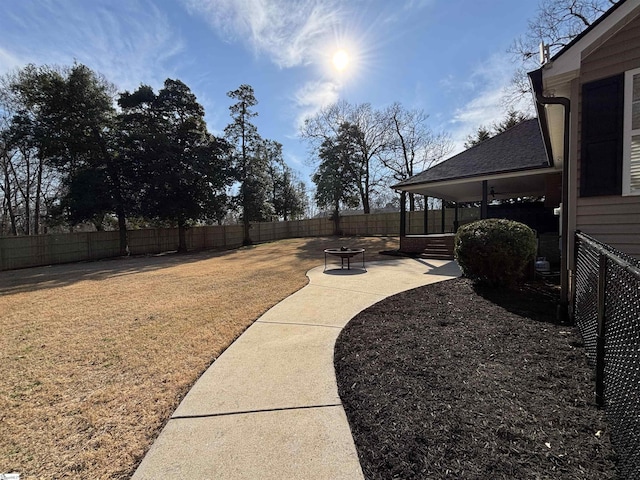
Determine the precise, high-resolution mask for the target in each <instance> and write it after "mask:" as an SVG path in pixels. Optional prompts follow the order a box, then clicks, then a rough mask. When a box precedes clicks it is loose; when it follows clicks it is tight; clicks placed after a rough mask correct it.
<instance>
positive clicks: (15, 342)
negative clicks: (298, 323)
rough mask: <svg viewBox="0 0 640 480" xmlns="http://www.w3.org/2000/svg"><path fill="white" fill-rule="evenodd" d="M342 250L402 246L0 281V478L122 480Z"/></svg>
mask: <svg viewBox="0 0 640 480" xmlns="http://www.w3.org/2000/svg"><path fill="white" fill-rule="evenodd" d="M341 245H348V246H351V247H364V248H366V249H367V252H368V254H367V261H369V260H375V259H382V258H384V257H381V256H379V255H377V252H379V251H381V250H388V249H394V248H397V247H398V241H397V238H392V237H372V238H351V239H336V238H320V239H291V240H284V241H279V242H274V243H268V244H261V245H257V246H253V247H246V248H241V249H239V250H232V251H225V252H211V251H209V252H201V253H193V254H186V255H177V254H171V255H164V256H154V257H135V258H134V257H131V258H118V259H113V260H105V261H100V262H93V263H79V264H71V265H59V266H52V267H39V268H31V269H25V270H17V271H11V272H0V473H2V472H18V473H21V474H22V477H21V478H23V480H24V479H35V478H38V479H40V478H42V479H49V478H50V479H53V478H56V479H58V478H78V479H81V478H82V479H88V478H91V479H126V478H129V477H130V476H131V475H132V473H133V471H134V470H135V468H136V466H137V464H138V463H139V462H140V460H141V459H142V457H143V455H144V454H145V452H146V451H147V449H148V448H149V446H150V445H151V443H152V442H153V440H154V439H155V437H156V436H157V434H158V433H159V432H160V429H161V428H162V427H163V425H164V424H165V422H166V421H167V419H168V418H169V416H170V415H171V413H172V412H173V410H174V409H175V408H176V406H177V405H178V403H179V402H180V400H181V399H182V398H183V397H184V395H185V394H186V393H187V391H188V390H189V388H190V386H191V385H193V383H194V382H195V381H196V380H197V378H198V377H199V376H200V375H201V374H202V373H203V372H204V371H205V370H206V368H207V367H208V366H209V365H210V364H211V363H212V362H213V361H214V360H215V359H216V358H217V357H218V356H219V355H220V353H222V351H224V349H225V348H226V347H227V346H228V345H229V344H230V343H231V342H232V341H233V340H234V339H235V338H237V337H238V336H239V335H240V334H241V333H242V332H243V331H244V330H245V329H246V328H247V327H248V326H249V325H250V324H251V323H252V322H253V321H254V320H256V319H257V318H258V317H259V316H260V315H261V314H262V313H264V312H265V311H266V310H268V309H269V308H270V307H271V306H273V305H274V304H276V303H278V302H279V301H280V300H282V299H283V298H285V297H287V296H288V295H290V294H291V293H293V292H295V291H296V290H298V289H300V288H301V287H303V286H304V285H305V284H306V282H307V279H306V276H305V272H306V271H307V270H308V269H310V268H312V267H314V266H317V265H321V264H322V263H323V261H324V255H323V253H322V250H323V249H324V248H328V247H336V246H341ZM387 258H388V257H387Z"/></svg>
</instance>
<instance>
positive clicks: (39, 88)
mask: <svg viewBox="0 0 640 480" xmlns="http://www.w3.org/2000/svg"><path fill="white" fill-rule="evenodd" d="M228 96H229V97H230V98H231V99H232V100H233V101H235V102H236V103H234V104H232V105H231V106H230V107H229V109H230V116H231V123H230V124H229V125H228V126H227V127H226V129H225V135H224V137H216V136H215V135H213V134H211V133H210V132H209V131H208V129H207V125H206V122H205V119H204V108H203V107H202V105H200V104H199V103H198V101H197V99H196V96H195V95H194V94H193V92H191V90H190V89H189V87H188V86H187V85H185V84H184V83H183V82H181V81H180V80H174V79H167V80H166V81H165V82H164V85H163V88H161V89H160V90H158V91H157V92H156V91H154V89H153V88H152V87H150V86H148V85H141V86H140V87H139V88H138V89H136V90H135V91H133V92H129V91H124V92H119V93H118V92H117V91H116V88H115V87H114V86H113V85H112V84H110V83H109V82H108V81H107V80H106V79H105V78H104V77H103V76H101V75H99V74H97V73H95V72H94V71H92V70H91V69H90V68H88V67H87V66H85V65H81V64H75V65H73V66H71V67H66V68H58V67H50V66H35V65H28V66H26V67H24V68H22V69H20V70H18V71H17V72H15V73H12V74H9V75H5V76H4V77H2V79H0V194H1V201H2V204H1V210H0V235H6V234H11V235H30V234H39V233H44V232H45V231H46V229H49V228H54V227H58V228H62V227H65V228H66V227H71V228H72V227H73V226H75V225H78V224H80V223H83V222H90V223H91V224H93V225H94V226H95V228H96V229H98V230H102V229H104V228H105V227H107V226H109V224H110V222H111V223H114V224H115V225H113V226H114V227H115V226H116V225H117V229H118V230H119V231H120V248H121V250H122V252H123V253H124V252H126V248H127V237H126V232H127V228H131V227H132V226H168V225H172V226H177V227H178V230H179V238H180V242H179V243H180V249H181V250H184V249H185V247H186V244H185V231H186V228H188V227H189V226H190V225H194V224H197V223H205V224H206V223H209V224H210V223H221V222H222V221H223V219H224V218H225V217H226V216H227V215H228V214H229V212H237V214H238V215H239V217H240V218H241V219H242V221H243V223H244V224H245V227H246V228H245V238H244V241H245V243H250V242H251V238H250V235H249V222H252V221H269V220H274V219H284V220H287V219H290V218H298V217H301V216H302V215H303V214H304V211H305V208H306V205H305V202H306V198H307V194H306V187H305V184H304V182H302V181H300V180H299V179H298V177H297V174H296V173H295V172H293V171H292V170H291V169H290V168H289V167H288V166H287V165H286V164H285V162H284V160H283V156H282V145H281V144H280V143H278V142H276V141H274V140H269V139H264V138H262V137H261V136H260V135H259V134H258V131H257V128H256V127H255V125H253V124H252V123H251V118H252V117H253V116H255V115H256V113H255V112H253V111H252V110H251V108H252V107H253V106H255V105H256V104H257V100H256V99H255V96H254V92H253V89H252V87H251V86H249V85H242V86H240V87H239V88H238V89H237V90H234V91H232V92H229V93H228Z"/></svg>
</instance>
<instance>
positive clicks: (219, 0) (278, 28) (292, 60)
mask: <svg viewBox="0 0 640 480" xmlns="http://www.w3.org/2000/svg"><path fill="white" fill-rule="evenodd" d="M184 3H185V4H186V6H187V8H188V10H189V11H190V12H191V13H192V14H197V15H205V16H206V18H207V20H208V21H209V23H210V24H211V26H212V27H213V28H214V29H215V30H216V31H217V32H218V34H219V35H220V36H221V37H222V38H223V39H224V40H227V41H233V42H235V41H238V40H241V41H244V42H246V43H247V44H248V46H249V47H250V48H251V49H252V50H253V51H254V52H255V53H256V54H265V55H268V57H269V58H270V59H271V60H272V61H273V62H274V63H275V64H276V65H278V66H279V67H282V68H289V67H294V66H298V65H304V64H307V63H309V62H310V61H311V60H312V59H313V56H314V54H315V52H316V50H317V46H318V43H319V42H322V41H323V40H324V39H325V38H326V37H327V36H328V35H329V34H331V32H332V29H333V28H334V27H335V26H336V25H338V24H339V22H340V18H341V9H340V5H339V4H338V2H337V1H335V0H328V1H324V2H318V1H316V0H295V1H294V0H184Z"/></svg>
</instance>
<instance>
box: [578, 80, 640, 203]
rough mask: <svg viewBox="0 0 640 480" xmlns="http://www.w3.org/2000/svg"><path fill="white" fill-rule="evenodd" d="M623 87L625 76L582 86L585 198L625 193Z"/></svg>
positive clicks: (582, 188)
mask: <svg viewBox="0 0 640 480" xmlns="http://www.w3.org/2000/svg"><path fill="white" fill-rule="evenodd" d="M637 73H640V72H637ZM623 87H624V75H616V76H614V77H609V78H605V79H602V80H598V81H595V82H590V83H586V84H584V85H583V86H582V147H581V151H580V196H581V197H594V196H603V195H620V194H622V177H623V175H622V169H623V160H622V158H623V120H624V108H623V107H624V88H623ZM639 140H640V138H639Z"/></svg>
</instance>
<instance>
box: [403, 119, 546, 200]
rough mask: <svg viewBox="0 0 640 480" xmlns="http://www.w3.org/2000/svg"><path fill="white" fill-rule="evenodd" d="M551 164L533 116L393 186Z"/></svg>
mask: <svg viewBox="0 0 640 480" xmlns="http://www.w3.org/2000/svg"><path fill="white" fill-rule="evenodd" d="M549 166H550V165H549V162H548V160H547V155H546V152H545V148H544V142H543V140H542V135H541V133H540V127H539V126H538V119H536V118H532V119H530V120H525V121H523V122H521V123H519V124H518V125H516V126H514V127H512V128H510V129H509V130H506V131H504V132H502V133H499V134H498V135H496V136H494V137H491V138H489V139H488V140H485V141H484V142H482V143H479V144H478V145H475V146H473V147H471V148H469V149H468V150H465V151H464V152H461V153H459V154H457V155H455V156H453V157H451V158H449V159H448V160H445V161H444V162H442V163H439V164H437V165H434V166H433V167H431V168H429V169H427V170H425V171H424V172H422V173H419V174H418V175H414V176H413V177H410V178H408V179H406V180H404V181H402V182H400V183H398V184H396V185H394V186H393V188H399V187H403V186H408V185H417V184H422V183H432V182H442V181H446V180H455V179H460V178H469V177H478V176H484V175H492V174H496V173H505V172H514V171H521V170H532V169H538V168H546V167H549Z"/></svg>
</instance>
